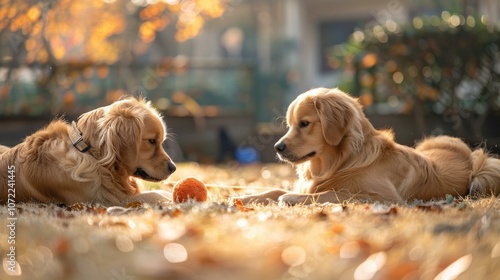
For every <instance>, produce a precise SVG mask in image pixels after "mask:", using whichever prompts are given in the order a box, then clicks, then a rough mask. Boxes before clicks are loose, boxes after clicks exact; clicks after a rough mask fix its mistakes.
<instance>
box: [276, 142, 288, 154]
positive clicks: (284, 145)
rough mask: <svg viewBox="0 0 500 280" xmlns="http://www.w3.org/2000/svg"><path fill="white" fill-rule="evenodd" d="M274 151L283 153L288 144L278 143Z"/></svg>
mask: <svg viewBox="0 0 500 280" xmlns="http://www.w3.org/2000/svg"><path fill="white" fill-rule="evenodd" d="M274 149H275V150H276V151H278V152H283V151H284V150H285V149H286V144H285V143H284V142H278V143H276V144H275V145H274Z"/></svg>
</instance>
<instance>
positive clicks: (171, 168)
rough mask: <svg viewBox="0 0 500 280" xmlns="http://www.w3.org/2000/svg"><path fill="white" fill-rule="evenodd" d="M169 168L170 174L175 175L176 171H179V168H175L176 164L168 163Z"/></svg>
mask: <svg viewBox="0 0 500 280" xmlns="http://www.w3.org/2000/svg"><path fill="white" fill-rule="evenodd" d="M167 167H168V171H169V172H170V174H172V173H174V172H175V170H176V169H177V167H176V166H175V164H174V163H173V162H171V161H169V162H168V163H167Z"/></svg>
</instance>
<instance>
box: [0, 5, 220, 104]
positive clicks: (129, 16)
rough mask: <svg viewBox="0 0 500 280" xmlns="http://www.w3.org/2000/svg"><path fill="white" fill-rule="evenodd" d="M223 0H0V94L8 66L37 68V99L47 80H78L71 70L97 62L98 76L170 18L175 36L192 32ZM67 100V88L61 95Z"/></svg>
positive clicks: (145, 44) (134, 55)
mask: <svg viewBox="0 0 500 280" xmlns="http://www.w3.org/2000/svg"><path fill="white" fill-rule="evenodd" d="M228 1H230V0H164V1H148V0H88V1H73V0H43V1H37V0H0V67H1V68H2V69H6V73H3V77H0V78H3V81H1V80H0V86H1V88H0V100H7V99H8V97H9V94H11V93H12V91H11V86H12V85H11V78H12V75H13V71H14V70H18V69H19V68H20V67H23V66H28V67H30V68H32V69H33V68H36V69H37V71H38V72H37V74H39V77H38V83H39V86H40V89H41V94H42V96H43V95H45V98H42V99H45V100H50V99H51V97H50V95H51V94H52V93H50V92H51V91H50V87H51V86H54V85H57V86H58V87H63V88H69V87H70V86H71V82H72V81H75V82H78V81H77V79H75V76H79V75H86V76H90V75H89V73H90V72H92V70H88V68H89V66H90V65H101V66H100V67H99V69H98V71H97V72H98V73H97V74H98V76H99V78H101V79H102V78H105V77H106V76H107V75H108V73H109V70H108V69H107V68H108V67H109V66H110V65H113V64H120V65H129V64H131V63H133V62H134V61H136V60H137V59H138V57H140V56H141V55H143V54H144V53H146V51H147V50H148V49H149V47H150V45H151V44H153V43H154V42H155V39H156V35H157V33H158V32H160V31H162V30H164V29H165V28H166V27H167V26H168V25H170V24H172V25H175V29H176V31H175V40H177V41H179V42H183V41H186V40H189V39H191V38H193V37H195V36H197V35H198V34H199V33H200V32H201V30H202V28H203V27H204V24H205V22H206V20H208V19H211V18H217V17H220V16H221V15H222V14H223V13H224V11H225V8H226V5H227V2H228ZM163 47H165V46H163ZM162 70H163V71H166V69H164V68H163V69H162ZM72 86H74V85H72ZM78 86H79V88H80V89H83V90H84V89H85V84H84V83H82V84H79V85H77V87H76V88H77V89H78ZM68 92H70V91H68ZM72 100H74V96H73V97H72V95H71V94H69V95H67V96H65V97H64V102H71V101H72ZM3 103H6V102H3Z"/></svg>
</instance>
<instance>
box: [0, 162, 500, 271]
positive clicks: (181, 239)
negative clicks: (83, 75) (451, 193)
mask: <svg viewBox="0 0 500 280" xmlns="http://www.w3.org/2000/svg"><path fill="white" fill-rule="evenodd" d="M178 170H179V171H178V172H177V173H176V174H175V176H174V177H173V178H172V181H175V180H178V179H181V178H183V177H185V176H196V177H198V178H199V179H201V180H202V181H204V182H205V183H206V184H207V185H209V186H212V187H210V188H209V190H210V195H211V202H206V203H201V204H199V203H186V204H179V205H177V204H168V205H162V206H148V205H133V206H136V207H135V208H130V209H119V208H108V209H106V208H103V207H99V206H89V205H75V206H72V207H68V208H61V207H58V206H55V205H35V204H33V205H29V204H25V205H18V217H19V218H18V221H17V224H16V236H15V238H16V258H17V261H18V264H19V267H20V268H19V267H18V271H17V272H19V271H21V272H22V274H21V276H20V277H16V278H14V277H12V279H115V280H131V279H299V278H307V279H436V278H437V279H454V277H457V278H456V279H494V278H495V277H497V279H498V275H500V239H499V236H500V200H499V199H496V198H488V199H482V200H476V201H473V200H453V199H448V200H447V201H436V202H433V203H429V204H422V203H417V202H416V203H410V204H407V205H398V206H387V205H382V204H373V203H363V202H354V201H353V202H349V203H346V204H344V205H338V204H324V205H313V206H296V207H286V206H279V205H277V204H272V205H269V206H256V205H252V206H251V207H247V208H246V207H237V206H229V205H227V198H228V197H229V196H231V195H234V194H236V193H238V192H252V191H257V190H259V188H261V187H262V188H269V187H285V188H286V187H289V186H290V185H291V182H292V181H293V180H294V178H295V177H294V174H293V172H292V171H291V170H290V169H289V167H288V166H286V165H265V166H250V167H234V166H233V167H231V166H226V167H224V168H223V167H214V166H203V167H200V166H198V165H196V164H182V165H180V166H179V169H178ZM171 186H172V183H167V184H164V185H151V187H152V188H162V189H169V188H171ZM223 186H245V187H247V188H235V189H232V188H225V187H223ZM0 219H2V220H4V221H5V223H6V222H7V208H6V207H1V208H0ZM8 235H9V231H8V228H7V227H6V226H2V227H1V228H0V250H1V253H2V257H3V258H4V268H5V267H6V266H7V263H6V259H5V258H6V254H7V253H8V251H9V247H8V244H7V240H8ZM0 279H10V278H9V276H7V275H6V272H5V270H1V272H0Z"/></svg>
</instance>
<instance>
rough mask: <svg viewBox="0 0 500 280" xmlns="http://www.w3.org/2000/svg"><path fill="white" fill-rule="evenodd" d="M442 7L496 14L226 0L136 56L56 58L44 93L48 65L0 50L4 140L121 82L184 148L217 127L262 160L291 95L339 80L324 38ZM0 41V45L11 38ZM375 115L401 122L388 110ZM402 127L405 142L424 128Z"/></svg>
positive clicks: (424, 4) (487, 3) (472, 3)
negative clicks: (199, 25) (189, 32)
mask: <svg viewBox="0 0 500 280" xmlns="http://www.w3.org/2000/svg"><path fill="white" fill-rule="evenodd" d="M132 2H134V3H135V2H137V1H132ZM174 2H180V3H182V2H189V1H174ZM443 11H452V12H455V13H460V14H478V15H485V16H487V17H488V18H489V19H490V20H492V21H494V22H497V23H499V22H500V4H499V2H498V1H497V0H453V1H446V0H441V1H440V0H437V1H436V0H424V1H411V0H307V1H306V0H232V1H229V2H228V5H227V6H226V8H225V12H224V14H223V15H222V16H221V17H219V18H215V19H212V20H209V21H207V22H206V24H205V26H204V28H203V31H202V32H201V33H200V34H199V35H198V36H196V37H195V38H193V39H190V40H187V41H183V42H179V40H176V35H175V33H176V26H175V25H174V24H170V25H168V26H167V27H166V28H164V29H162V30H161V31H158V32H157V33H156V37H155V39H154V41H153V42H152V43H150V44H147V45H144V44H143V45H141V44H136V45H134V46H132V47H131V48H132V51H133V53H134V54H135V56H134V57H133V58H132V59H131V60H130V61H129V62H128V63H123V62H120V61H117V62H114V63H93V62H92V61H72V62H71V63H66V64H64V65H59V66H58V67H57V68H58V69H62V70H60V71H62V72H63V73H64V72H66V73H68V74H67V75H66V76H65V75H58V76H57V77H56V78H54V80H53V81H54V83H55V84H54V86H53V87H52V88H51V93H50V94H47V93H46V92H41V91H40V90H39V88H40V83H42V82H43V81H40V78H39V77H40V76H43V75H42V74H43V73H45V72H47V71H49V72H50V71H52V68H50V67H46V68H43V67H40V66H39V65H33V64H32V65H29V66H27V65H26V64H25V63H17V64H16V63H12V61H6V60H2V62H1V63H0V83H3V82H2V81H1V80H2V78H5V76H6V75H7V72H8V67H14V68H15V71H12V73H13V74H12V78H13V80H14V81H15V82H14V83H12V85H11V86H10V87H9V88H8V89H2V92H0V98H2V99H0V100H1V101H0V102H1V103H2V104H0V123H1V122H3V123H5V125H1V124H0V126H2V127H3V128H0V130H2V131H1V132H0V142H4V143H7V144H10V145H12V144H15V143H16V142H18V141H20V139H21V138H22V137H24V136H25V135H26V134H28V133H29V132H30V131H32V130H34V129H35V128H36V127H37V126H39V125H41V124H42V123H44V122H45V121H46V120H48V119H50V118H52V116H53V115H62V114H66V115H67V116H68V117H69V118H75V117H77V116H78V115H79V114H81V113H82V112H85V111H87V110H90V109H92V108H95V107H96V106H101V105H104V104H107V103H109V102H111V101H112V100H114V99H116V98H117V97H119V96H120V95H121V94H123V91H122V89H125V90H127V92H129V93H132V94H143V95H145V96H147V97H148V98H149V99H150V100H152V102H153V103H154V104H155V106H156V107H157V108H159V109H160V110H161V111H162V112H163V113H164V115H165V116H166V118H167V123H168V126H169V127H170V128H171V131H172V132H174V133H175V134H176V135H177V136H176V143H177V144H175V145H174V146H176V147H178V148H179V147H180V149H177V150H178V151H179V150H181V151H182V154H183V157H184V158H187V159H189V160H198V161H213V160H215V158H216V157H217V155H218V154H220V153H219V151H220V150H221V149H222V147H220V146H221V145H222V144H221V140H220V139H219V138H220V135H221V131H223V133H222V135H225V136H226V137H225V139H224V141H222V142H227V141H228V140H230V141H233V143H232V144H231V145H229V146H233V145H234V146H236V147H244V146H252V147H254V148H255V149H256V150H257V151H258V152H259V153H260V155H261V159H262V160H264V161H272V160H274V152H273V151H272V145H273V144H274V141H275V140H276V139H277V138H278V137H279V136H280V135H281V134H282V133H283V132H284V130H285V128H284V127H283V125H282V124H281V123H282V119H279V117H282V116H284V114H285V109H286V106H287V105H288V104H289V103H290V102H291V100H293V99H294V98H295V97H296V96H297V95H298V94H299V93H300V92H303V91H305V90H307V89H310V88H312V87H318V86H323V87H336V86H338V84H339V82H340V80H341V78H342V74H343V72H342V71H340V70H339V69H337V68H336V67H332V65H331V64H332V63H331V61H329V59H328V57H327V50H328V49H329V48H331V47H332V46H334V45H338V44H341V43H343V42H345V41H346V40H347V39H348V38H349V36H350V35H351V34H352V33H353V32H354V31H355V30H356V29H357V28H362V27H363V26H366V25H367V24H381V25H384V24H385V23H386V22H387V21H394V22H408V21H410V19H412V18H413V17H415V16H421V15H436V16H441V14H442V12H443ZM11 43H12V42H10V44H11ZM0 45H1V47H0V55H2V53H3V52H2V48H6V47H8V43H7V42H6V41H4V44H0ZM69 73H70V74H69ZM70 80H71V81H70ZM6 90H8V92H5V91H6ZM353 94H356V93H353ZM25 117H30V119H29V120H31V122H30V121H24V120H23V118H25ZM40 118H41V119H42V121H40V122H33V121H34V120H37V119H40ZM277 118H278V120H277ZM374 121H375V122H378V124H379V125H380V126H391V125H394V126H398V125H399V126H401V127H405V126H407V123H400V124H397V123H394V119H391V120H389V119H380V120H374ZM15 122H22V123H23V125H20V124H18V123H15ZM13 123H15V124H14V125H13ZM30 123H31V124H35V125H34V126H30V125H29V124H30ZM7 129H10V131H9V130H7ZM396 132H397V130H396ZM401 134H402V135H403V137H402V138H403V142H406V144H411V142H412V141H413V139H414V138H418V137H420V135H418V134H413V135H412V132H408V131H405V132H403V133H401ZM400 139H401V138H400ZM170 145H173V143H170Z"/></svg>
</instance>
